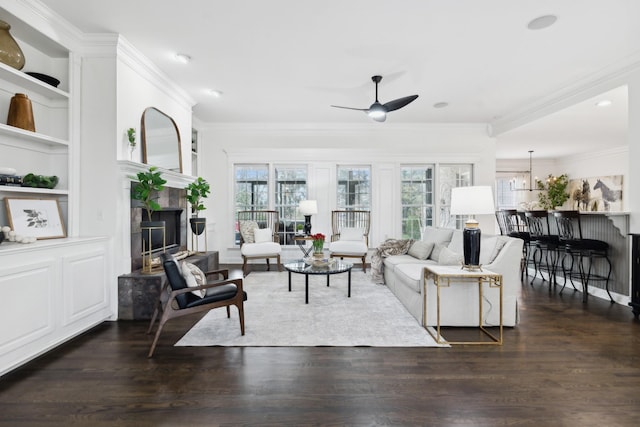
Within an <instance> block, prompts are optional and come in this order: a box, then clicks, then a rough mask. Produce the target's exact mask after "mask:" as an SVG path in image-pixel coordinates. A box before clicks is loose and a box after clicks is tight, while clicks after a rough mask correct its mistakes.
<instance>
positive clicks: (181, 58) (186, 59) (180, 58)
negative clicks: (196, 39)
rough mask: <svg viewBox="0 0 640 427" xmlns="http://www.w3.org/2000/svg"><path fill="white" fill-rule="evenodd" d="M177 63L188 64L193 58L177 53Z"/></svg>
mask: <svg viewBox="0 0 640 427" xmlns="http://www.w3.org/2000/svg"><path fill="white" fill-rule="evenodd" d="M175 58H176V61H178V62H182V63H183V64H188V63H189V62H190V61H191V57H190V56H189V55H187V54H184V53H176V56H175Z"/></svg>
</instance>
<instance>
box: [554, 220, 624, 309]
mask: <svg viewBox="0 0 640 427" xmlns="http://www.w3.org/2000/svg"><path fill="white" fill-rule="evenodd" d="M553 215H554V217H555V219H556V225H557V227H558V236H559V237H560V250H561V251H563V253H564V254H563V256H562V262H561V265H562V273H563V276H564V284H563V285H562V289H561V290H560V292H561V293H562V290H563V289H564V287H565V285H566V284H567V275H568V276H569V280H570V281H571V285H572V286H573V287H574V289H575V285H574V284H573V279H574V278H578V279H580V282H581V283H582V301H583V302H587V298H588V296H589V281H591V280H594V281H602V282H605V289H606V291H607V294H608V295H609V299H610V300H611V302H614V301H613V298H612V297H611V293H610V292H609V279H610V277H611V260H610V259H609V244H608V243H607V242H605V241H603V240H596V239H585V238H584V237H582V225H581V224H580V212H578V211H554V212H553ZM567 258H568V259H569V261H570V265H569V268H568V269H567V268H566V267H565V260H567ZM576 259H577V262H576ZM596 259H602V260H604V262H605V263H606V265H607V268H606V274H596V273H594V272H593V264H594V260H596ZM585 261H586V264H587V266H586V267H585ZM576 264H577V267H578V271H577V272H576V271H575V270H574V267H575V266H576Z"/></svg>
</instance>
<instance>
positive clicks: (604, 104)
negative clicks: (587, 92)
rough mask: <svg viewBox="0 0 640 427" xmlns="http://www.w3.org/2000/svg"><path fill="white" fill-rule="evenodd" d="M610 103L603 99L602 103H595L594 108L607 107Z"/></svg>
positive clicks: (608, 100)
mask: <svg viewBox="0 0 640 427" xmlns="http://www.w3.org/2000/svg"><path fill="white" fill-rule="evenodd" d="M611 104H612V102H611V100H610V99H603V100H602V101H598V102H596V106H598V107H608V106H609V105H611Z"/></svg>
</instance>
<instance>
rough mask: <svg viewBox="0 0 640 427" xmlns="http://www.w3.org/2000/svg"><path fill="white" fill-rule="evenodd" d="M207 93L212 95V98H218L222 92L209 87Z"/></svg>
mask: <svg viewBox="0 0 640 427" xmlns="http://www.w3.org/2000/svg"><path fill="white" fill-rule="evenodd" d="M209 95H211V96H213V97H214V98H220V97H221V96H222V92H220V91H219V90H215V89H211V90H210V91H209Z"/></svg>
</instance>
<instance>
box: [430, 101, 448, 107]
mask: <svg viewBox="0 0 640 427" xmlns="http://www.w3.org/2000/svg"><path fill="white" fill-rule="evenodd" d="M448 106H449V103H448V102H436V103H435V104H433V108H445V107H448Z"/></svg>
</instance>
